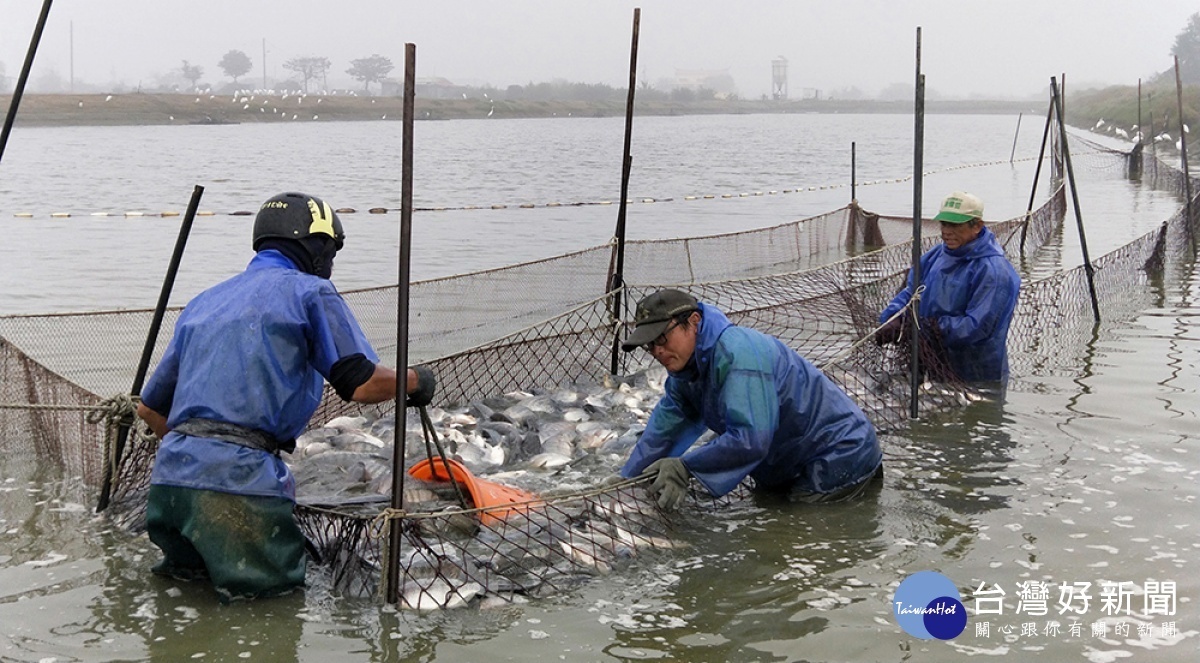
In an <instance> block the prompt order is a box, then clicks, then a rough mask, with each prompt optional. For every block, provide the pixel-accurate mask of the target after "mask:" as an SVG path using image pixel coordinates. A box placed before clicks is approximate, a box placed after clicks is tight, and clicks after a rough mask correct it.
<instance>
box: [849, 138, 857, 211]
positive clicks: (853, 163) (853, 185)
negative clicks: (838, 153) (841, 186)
mask: <svg viewBox="0 0 1200 663" xmlns="http://www.w3.org/2000/svg"><path fill="white" fill-rule="evenodd" d="M857 175H858V155H857V154H855V148H854V141H850V202H851V203H858V178H857Z"/></svg>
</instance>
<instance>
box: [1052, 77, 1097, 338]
mask: <svg viewBox="0 0 1200 663" xmlns="http://www.w3.org/2000/svg"><path fill="white" fill-rule="evenodd" d="M1050 94H1051V95H1053V96H1054V112H1055V119H1056V120H1057V121H1058V130H1059V132H1060V134H1061V136H1060V138H1061V140H1062V151H1063V160H1064V161H1066V162H1067V181H1068V183H1069V184H1070V185H1071V204H1072V205H1074V206H1075V227H1076V228H1077V229H1078V230H1079V248H1080V249H1081V250H1082V251H1083V271H1084V273H1085V274H1087V282H1088V294H1090V295H1091V297H1092V314H1093V315H1094V316H1095V319H1096V322H1100V301H1099V300H1098V299H1097V298H1096V270H1095V269H1094V268H1093V267H1092V259H1091V258H1090V257H1089V256H1088V248H1087V235H1086V234H1084V232H1083V212H1081V211H1080V209H1079V191H1078V190H1077V188H1076V187H1075V169H1074V168H1073V167H1072V166H1071V150H1070V149H1069V148H1068V147H1067V125H1065V124H1063V110H1062V96H1061V95H1059V93H1058V81H1056V80H1055V79H1054V77H1053V76H1051V77H1050Z"/></svg>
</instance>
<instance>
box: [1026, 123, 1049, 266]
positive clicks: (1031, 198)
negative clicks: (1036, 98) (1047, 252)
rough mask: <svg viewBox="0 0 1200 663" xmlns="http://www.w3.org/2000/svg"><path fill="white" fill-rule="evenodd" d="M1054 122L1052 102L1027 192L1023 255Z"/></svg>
mask: <svg viewBox="0 0 1200 663" xmlns="http://www.w3.org/2000/svg"><path fill="white" fill-rule="evenodd" d="M1053 121H1054V100H1053V99H1051V100H1050V107H1049V108H1047V109H1046V126H1045V128H1044V129H1042V148H1041V149H1040V150H1038V162H1037V168H1035V169H1034V171H1033V190H1031V191H1030V192H1029V205H1028V206H1027V207H1026V208H1025V223H1022V224H1021V253H1022V254H1024V253H1025V237H1026V236H1027V235H1028V234H1029V218H1030V216H1031V215H1032V214H1033V201H1034V200H1035V199H1036V198H1037V186H1038V179H1039V178H1041V176H1042V160H1043V159H1045V158H1046V139H1047V138H1049V137H1050V125H1051V124H1053Z"/></svg>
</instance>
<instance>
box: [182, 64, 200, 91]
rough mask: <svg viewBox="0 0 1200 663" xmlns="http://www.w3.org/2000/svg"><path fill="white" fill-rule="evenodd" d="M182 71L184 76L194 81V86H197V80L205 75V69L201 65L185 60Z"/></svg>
mask: <svg viewBox="0 0 1200 663" xmlns="http://www.w3.org/2000/svg"><path fill="white" fill-rule="evenodd" d="M182 73H183V77H184V78H186V79H187V80H189V81H191V82H192V87H196V82H197V81H199V80H200V77H201V76H203V75H204V69H203V68H202V67H200V66H199V65H193V64H188V61H187V60H184V61H183V67H182Z"/></svg>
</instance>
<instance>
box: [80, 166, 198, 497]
mask: <svg viewBox="0 0 1200 663" xmlns="http://www.w3.org/2000/svg"><path fill="white" fill-rule="evenodd" d="M203 195H204V187H202V186H200V185H199V184H197V185H196V186H195V188H193V189H192V199H191V200H190V201H189V202H188V206H187V212H186V213H185V214H184V215H183V223H182V224H180V226H179V235H178V236H177V237H176V238H175V250H174V251H172V252H171V262H170V263H168V265H167V275H166V276H165V277H164V278H163V284H162V288H161V289H160V290H159V293H158V303H157V304H155V305H154V317H153V318H151V319H150V330H149V331H148V332H146V343H145V344H144V345H143V346H142V357H141V359H140V360H139V361H138V366H137V372H136V373H135V374H134V376H133V386H132V387H130V388H129V393H130V394H132V395H133V396H138V395H140V394H141V393H142V387H143V386H145V384H146V373H148V372H149V371H150V358H151V357H153V356H154V346H156V345H158V332H159V330H160V329H162V321H163V316H164V315H166V311H167V302H168V301H170V299H171V290H172V288H174V287H175V275H176V274H178V273H179V262H180V261H181V260H182V259H183V249H184V247H186V246H187V240H188V235H190V234H191V232H192V222H193V221H195V220H196V209H197V208H199V207H200V197H201V196H203ZM128 437H129V424H125V423H122V424H120V425H119V426H118V427H117V439H116V446H115V447H114V448H113V457H112V462H110V463H107V464H106V465H105V466H104V480H103V483H101V485H100V499H99V500H97V502H96V511H97V512H100V511H103V510H105V509H107V508H108V503H109V500H110V499H111V498H112V483H113V480H114V477H113V467H119V466H120V463H121V456H122V455H124V453H125V444H126V441H127V438H128Z"/></svg>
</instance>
